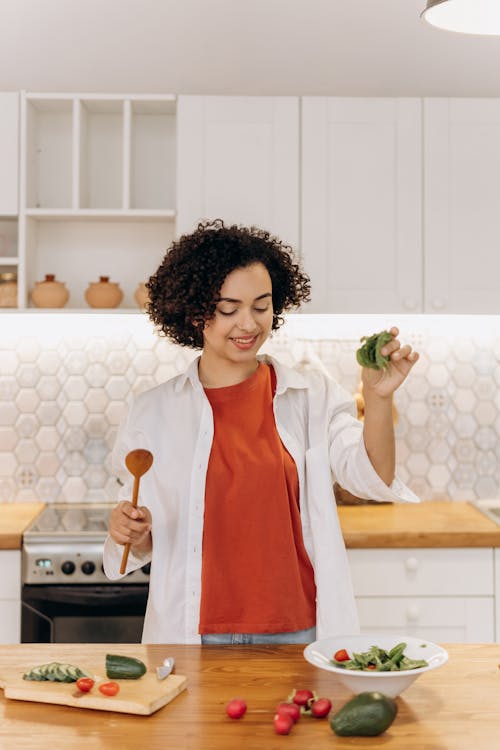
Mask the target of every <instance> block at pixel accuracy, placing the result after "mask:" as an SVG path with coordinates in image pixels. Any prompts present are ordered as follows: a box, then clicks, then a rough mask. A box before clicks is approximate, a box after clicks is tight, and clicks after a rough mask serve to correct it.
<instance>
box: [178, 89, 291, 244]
mask: <svg viewBox="0 0 500 750" xmlns="http://www.w3.org/2000/svg"><path fill="white" fill-rule="evenodd" d="M217 218H220V219H223V220H224V221H225V222H229V223H233V222H236V223H242V224H245V225H252V224H253V225H255V226H258V227H261V228H263V229H266V230H269V231H271V232H272V233H274V234H277V235H278V236H279V237H280V238H281V239H283V240H284V241H286V242H287V243H289V244H291V245H292V246H293V247H294V248H297V246H298V239H299V230H298V228H299V100H298V98H296V97H238V96H235V97H232V96H229V97H220V96H209V97H203V96H180V97H179V98H178V102H177V225H176V230H177V234H178V235H180V234H183V233H185V232H191V231H193V230H194V229H195V228H196V224H197V223H198V222H199V221H200V220H202V219H217Z"/></svg>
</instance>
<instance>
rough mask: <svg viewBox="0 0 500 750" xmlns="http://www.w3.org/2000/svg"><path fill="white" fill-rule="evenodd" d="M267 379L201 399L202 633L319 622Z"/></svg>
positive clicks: (289, 463) (261, 375)
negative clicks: (204, 408) (206, 414)
mask: <svg viewBox="0 0 500 750" xmlns="http://www.w3.org/2000/svg"><path fill="white" fill-rule="evenodd" d="M275 385H276V376H275V373H274V370H273V369H272V367H270V366H269V365H266V364H263V363H261V364H260V365H259V367H258V368H257V371H256V372H255V373H254V374H253V375H252V376H251V377H249V378H247V380H244V381H243V382H242V383H238V384H237V385H234V386H228V387H226V388H209V389H206V390H205V393H206V395H207V398H208V399H209V401H210V404H211V406H212V410H213V415H214V439H213V444H212V450H211V453H210V460H209V464H208V471H207V478H206V489H205V516H204V526H203V553H202V575H201V604H200V626H199V631H200V633H277V632H289V631H294V630H303V629H306V628H310V627H313V626H314V624H315V622H316V587H315V584H314V572H313V569H312V565H311V562H310V560H309V557H308V555H307V552H306V550H305V548H304V542H303V538H302V526H301V521H300V511H299V482H298V475H297V469H296V466H295V462H294V460H293V458H292V457H291V456H290V454H289V453H288V451H287V450H286V448H285V447H284V445H283V443H282V442H281V440H280V437H279V435H278V431H277V429H276V424H275V421H274V411H273V395H274V390H275Z"/></svg>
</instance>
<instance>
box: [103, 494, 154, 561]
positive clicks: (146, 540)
mask: <svg viewBox="0 0 500 750" xmlns="http://www.w3.org/2000/svg"><path fill="white" fill-rule="evenodd" d="M152 520H153V519H152V517H151V511H150V510H149V508H146V507H145V506H144V505H143V506H138V507H136V508H134V506H133V505H132V503H130V502H128V501H127V500H122V501H121V502H119V503H118V505H116V506H115V507H114V508H113V510H112V511H111V515H110V517H109V534H110V536H111V538H112V539H114V541H115V542H117V544H127V543H128V544H130V547H131V548H132V549H134V550H135V551H137V552H148V551H149V550H150V549H151V547H152V539H151V526H152Z"/></svg>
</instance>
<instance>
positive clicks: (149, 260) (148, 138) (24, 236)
mask: <svg viewBox="0 0 500 750" xmlns="http://www.w3.org/2000/svg"><path fill="white" fill-rule="evenodd" d="M175 156H176V98H175V97H174V96H168V95H165V96H154V95H152V96H147V97H146V96H135V95H134V96H126V95H100V94H95V95H87V94H86V95H77V94H37V93H25V92H23V93H22V95H21V149H20V169H21V185H20V210H19V307H27V306H31V305H30V301H29V294H28V292H29V290H30V289H31V288H32V287H33V285H34V283H35V281H39V280H41V279H43V278H44V276H45V275H46V274H47V273H53V274H55V275H56V277H57V278H58V279H59V280H61V281H63V282H65V283H66V284H67V287H68V290H69V292H70V300H69V302H68V305H67V307H72V308H82V307H85V306H86V305H85V302H84V296H83V295H84V291H85V289H86V288H87V286H88V284H89V283H90V282H91V281H96V280H98V277H99V276H102V275H105V276H109V277H110V278H111V280H112V281H117V282H118V283H119V284H120V285H121V287H122V290H123V292H124V300H123V302H122V305H121V306H122V307H125V308H135V309H137V304H136V302H135V300H134V297H133V295H134V292H135V289H136V288H137V285H138V283H139V282H140V281H143V280H145V279H147V278H148V277H149V276H150V275H151V273H153V271H154V270H155V269H156V267H157V266H158V264H159V262H160V261H161V258H162V257H163V254H164V252H165V249H166V248H167V246H168V245H169V244H170V242H171V240H172V238H173V235H174V225H175V208H176V189H175V179H176V158H175Z"/></svg>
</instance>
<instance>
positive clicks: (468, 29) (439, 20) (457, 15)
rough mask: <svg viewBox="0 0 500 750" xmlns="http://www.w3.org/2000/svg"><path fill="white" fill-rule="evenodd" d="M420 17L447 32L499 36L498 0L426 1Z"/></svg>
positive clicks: (499, 11)
mask: <svg viewBox="0 0 500 750" xmlns="http://www.w3.org/2000/svg"><path fill="white" fill-rule="evenodd" d="M421 17H422V18H423V19H424V20H425V21H427V22H428V23H430V24H431V25H432V26H437V27H438V28H439V29H446V30H447V31H459V32H461V33H462V34H490V35H495V34H499V35H500V0H427V7H426V8H425V10H424V11H423V13H422V14H421Z"/></svg>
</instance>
